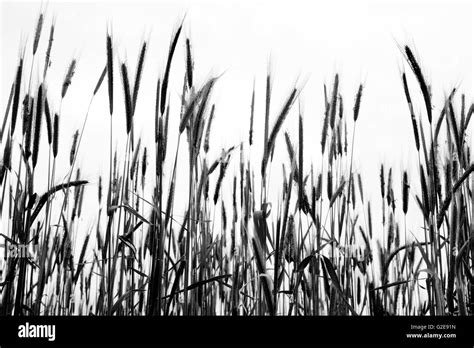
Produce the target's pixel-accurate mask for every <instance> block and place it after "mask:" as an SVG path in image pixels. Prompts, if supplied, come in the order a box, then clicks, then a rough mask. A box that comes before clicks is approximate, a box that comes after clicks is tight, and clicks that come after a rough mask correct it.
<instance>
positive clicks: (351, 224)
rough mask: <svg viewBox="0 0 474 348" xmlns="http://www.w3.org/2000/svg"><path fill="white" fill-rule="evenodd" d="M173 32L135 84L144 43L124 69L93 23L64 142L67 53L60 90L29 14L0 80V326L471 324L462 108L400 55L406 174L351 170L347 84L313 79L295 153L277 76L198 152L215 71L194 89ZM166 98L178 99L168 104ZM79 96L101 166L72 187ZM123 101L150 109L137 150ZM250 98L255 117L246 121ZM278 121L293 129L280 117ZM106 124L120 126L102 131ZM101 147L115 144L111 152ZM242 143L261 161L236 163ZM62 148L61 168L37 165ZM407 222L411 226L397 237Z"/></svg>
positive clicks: (354, 116)
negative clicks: (141, 320) (446, 319)
mask: <svg viewBox="0 0 474 348" xmlns="http://www.w3.org/2000/svg"><path fill="white" fill-rule="evenodd" d="M46 18H48V20H46ZM185 23H186V18H184V19H183V20H182V21H179V23H178V24H177V26H176V28H175V30H174V31H173V34H172V36H171V37H170V39H169V47H162V49H163V50H164V52H167V59H166V64H165V65H164V66H163V67H162V68H161V70H160V73H159V74H158V75H157V76H156V77H155V79H156V88H155V89H154V90H147V89H144V88H140V84H141V80H142V75H143V69H144V66H145V64H151V62H149V61H147V52H148V48H149V45H150V40H152V38H147V39H144V40H143V42H142V43H141V44H140V49H139V50H138V52H129V54H130V55H132V56H136V57H137V63H136V64H131V63H130V62H129V61H127V60H125V59H123V57H120V56H118V55H117V53H116V52H117V51H116V50H115V45H116V42H117V40H119V38H116V37H115V36H114V31H113V29H112V28H110V27H109V28H108V29H107V30H104V32H103V43H104V44H103V51H102V52H97V56H98V57H101V59H102V63H100V64H99V63H98V66H97V69H96V70H97V72H98V73H97V79H96V80H95V81H90V86H89V88H90V92H87V93H90V99H89V100H84V101H82V102H83V103H86V104H87V105H88V108H87V113H86V114H85V115H83V116H82V117H83V118H82V126H81V127H80V128H79V129H77V131H76V132H74V133H73V134H67V135H66V137H67V138H68V139H70V141H69V143H67V144H64V143H60V139H64V137H63V135H62V134H61V132H62V124H63V123H64V122H68V119H67V117H66V116H65V115H63V113H62V108H63V103H64V104H66V103H68V98H67V97H68V91H69V87H70V86H71V85H73V84H74V83H75V78H76V74H75V73H76V68H77V64H78V60H77V59H76V58H72V59H71V61H70V62H69V65H68V69H67V70H66V71H65V72H64V78H63V79H62V80H61V81H56V80H53V79H50V70H51V69H53V68H54V65H52V64H51V61H52V60H54V52H55V50H59V49H60V47H56V46H55V45H56V44H57V43H56V42H55V40H54V38H55V34H56V32H55V19H54V18H53V19H50V18H49V17H47V16H46V12H44V11H42V12H40V13H39V15H38V20H37V23H36V30H35V32H34V35H33V36H32V37H31V39H30V40H29V41H28V42H27V43H26V44H24V45H21V46H20V53H19V57H18V62H17V66H12V67H11V69H13V70H14V71H15V74H14V76H15V77H14V80H13V81H11V89H10V91H9V98H8V102H7V105H5V106H2V107H3V108H4V110H5V113H4V117H3V119H2V120H1V129H0V131H1V134H0V140H1V147H0V153H1V162H0V185H1V186H0V195H1V196H0V218H1V223H0V227H2V231H1V232H0V243H3V244H2V245H3V246H4V248H3V250H1V252H2V254H3V255H2V263H0V266H1V268H0V274H1V277H0V313H1V315H4V316H5V315H89V314H93V315H241V316H248V315H291V316H300V315H353V316H356V315H472V314H473V313H474V218H473V214H474V197H473V188H474V173H473V172H474V163H473V160H472V154H471V151H472V122H471V118H472V114H473V112H474V104H472V103H470V102H469V100H470V99H469V97H467V96H465V95H464V94H463V92H462V91H460V90H457V89H452V91H450V93H449V94H448V95H446V97H445V99H444V100H436V101H434V100H433V97H432V96H433V92H432V90H431V85H430V84H429V82H428V81H427V79H426V71H425V69H429V67H423V68H422V66H421V63H422V62H421V61H420V59H419V58H418V57H417V55H416V54H415V53H414V52H415V50H414V47H411V46H410V45H404V44H401V45H400V47H399V54H400V57H401V59H403V61H404V65H403V67H402V68H401V70H400V86H399V88H400V90H402V91H403V93H404V96H405V99H404V100H403V99H401V100H400V103H403V104H404V105H406V114H405V115H403V117H401V118H400V122H406V123H408V124H410V125H411V127H412V134H409V135H407V139H408V140H406V141H410V144H411V146H412V151H413V153H416V156H417V157H418V165H417V170H416V171H413V170H412V171H410V170H409V169H408V168H407V170H405V171H403V172H402V173H398V171H395V170H393V168H392V167H390V166H387V165H384V164H381V165H380V167H379V168H380V172H379V181H378V182H371V181H365V180H364V177H363V176H362V175H361V173H360V172H358V171H356V170H355V168H356V165H355V164H356V161H357V160H358V159H357V158H356V157H355V156H354V148H355V147H356V146H357V125H358V122H360V119H361V118H364V117H365V115H364V93H365V84H364V83H361V84H360V85H359V87H358V88H356V89H355V90H354V91H353V93H352V95H345V96H343V95H342V92H341V89H340V86H339V85H340V78H341V77H340V76H339V74H337V73H336V74H335V75H334V77H333V79H332V82H331V83H330V84H327V85H326V84H324V86H323V87H324V88H322V91H323V95H321V98H323V100H324V105H325V108H324V109H323V110H320V115H319V116H318V117H320V118H321V124H322V127H321V129H318V130H317V131H318V134H315V135H314V137H317V138H318V143H319V146H318V148H314V147H311V148H308V146H305V145H307V141H305V132H304V128H305V121H306V117H309V116H308V115H305V113H304V111H303V110H304V107H303V105H302V103H303V102H302V100H301V99H300V93H301V91H302V90H303V89H304V87H305V82H304V81H302V79H299V80H297V82H295V83H294V84H293V85H292V86H291V88H290V89H289V90H288V93H287V95H286V96H285V97H284V98H283V99H280V100H277V99H276V98H275V96H274V94H273V93H272V91H273V85H274V83H278V79H274V78H273V73H274V72H273V71H272V69H271V68H268V70H267V73H266V79H265V81H264V83H263V85H264V86H265V89H264V90H257V88H256V87H255V84H254V88H253V90H249V91H248V95H249V99H248V100H242V101H237V102H241V103H244V104H248V106H249V107H248V115H246V119H245V120H244V121H242V122H247V124H248V137H245V138H244V139H241V141H240V143H238V144H236V145H234V146H230V147H227V148H223V149H218V151H217V152H216V151H212V150H213V149H212V148H211V146H212V144H213V143H212V142H211V141H210V139H211V138H212V137H213V136H215V134H216V132H219V131H220V130H219V129H218V130H216V129H215V128H213V121H214V120H215V119H217V118H219V117H220V115H219V105H218V103H217V102H215V101H214V100H213V93H214V92H215V90H216V89H218V88H219V82H220V81H221V80H222V79H226V75H225V73H224V74H215V75H211V76H208V78H207V79H206V81H204V82H199V83H197V82H196V81H195V80H196V79H195V69H196V67H195V62H194V55H193V42H192V41H191V39H190V37H188V36H187V35H186V33H185V30H183V26H184V25H185ZM104 28H105V25H104ZM40 42H43V44H44V47H45V48H46V49H45V50H41V49H38V47H39V43H40ZM177 47H184V52H185V57H179V56H177V54H178V53H177V52H178V51H177ZM179 52H180V51H179ZM2 54H7V53H2ZM8 54H11V52H10V53H8ZM27 57H28V60H27V59H26V58H27ZM179 59H182V60H183V59H184V61H185V73H184V76H179V78H180V79H181V80H182V85H181V86H171V85H170V81H171V76H172V74H174V73H175V71H174V70H173V65H174V64H176V63H175V62H176V60H179ZM27 61H28V62H29V63H30V64H26V63H25V62H27ZM50 85H60V86H61V93H60V98H59V100H52V99H53V98H52V97H51V96H50V94H49V93H48V86H50ZM117 85H119V86H120V89H121V93H120V94H119V95H117V93H116V91H115V89H116V86H117ZM176 89H179V90H180V91H181V92H180V96H179V97H180V105H175V104H173V103H171V102H170V100H171V98H170V94H171V93H174V91H175V90H176ZM171 91H173V92H171ZM99 94H103V95H106V96H107V99H108V105H107V107H106V110H107V115H106V116H104V117H107V122H108V124H109V127H107V129H104V130H102V136H103V137H106V138H107V139H108V143H109V146H107V147H104V148H97V149H96V151H97V152H101V153H103V154H105V155H106V156H107V158H108V163H106V164H105V167H106V168H107V170H105V171H104V172H102V173H101V175H100V176H99V177H98V178H93V179H92V180H91V178H90V177H88V176H87V175H86V176H84V175H83V174H81V171H82V172H83V171H84V169H85V168H86V167H87V160H85V161H81V162H80V163H81V164H79V162H78V153H79V152H80V149H81V145H83V143H82V140H83V134H84V132H85V131H86V129H87V127H88V116H89V110H90V109H91V108H92V107H94V101H95V100H96V96H98V95H99ZM142 94H148V95H153V96H156V97H155V100H156V103H155V108H154V110H148V114H147V117H148V121H147V122H148V124H149V125H150V126H149V128H148V130H147V131H148V132H150V134H153V136H152V137H151V139H154V142H153V141H152V142H149V143H147V142H145V141H144V140H142V137H141V133H140V132H138V131H136V129H135V127H134V124H135V122H134V118H135V117H136V112H135V111H136V109H137V106H138V105H139V103H140V98H139V96H140V95H142ZM257 98H261V99H260V100H259V102H260V103H263V104H264V105H265V107H264V114H261V113H258V112H256V108H255V103H256V102H257ZM54 99H55V98H54ZM415 100H416V103H417V105H418V104H419V105H422V106H423V109H418V108H415V107H414V104H415ZM118 104H121V105H122V106H123V108H120V112H118V111H117V107H116V106H117V105H118ZM434 105H437V109H439V110H440V112H438V111H436V112H435V110H437V109H435V107H434ZM122 110H123V111H124V112H122ZM290 113H296V114H297V117H295V118H293V119H292V120H288V115H290ZM311 117H314V116H313V115H312V116H311ZM119 119H121V120H125V123H124V124H125V128H124V129H121V130H120V133H118V134H117V130H116V129H115V128H114V127H113V124H114V122H117V120H119ZM256 119H263V120H264V129H263V132H261V133H260V132H259V133H257V132H256V131H254V122H255V120H256ZM170 120H178V126H177V127H170V126H169V125H170V123H171V121H170ZM288 122H290V123H291V122H293V123H294V124H297V129H298V132H297V136H292V135H291V133H290V132H288V131H286V129H285V125H286V124H287V123H288ZM170 138H173V139H177V142H176V144H174V142H173V143H172V144H171V142H170V141H169V139H170ZM113 139H114V140H115V141H118V142H119V143H121V145H122V146H124V147H125V149H126V151H125V152H123V153H122V152H119V151H117V148H116V146H115V145H114V143H113V141H112V140H113ZM277 142H281V143H282V144H284V146H283V147H282V148H283V149H285V151H286V153H285V155H284V156H283V157H282V156H274V154H275V148H276V143H277ZM256 144H258V146H260V147H262V148H263V151H262V155H261V156H260V152H257V151H252V149H253V148H255V146H256ZM175 145H176V146H175ZM62 153H66V156H65V157H61V158H63V159H64V158H66V159H67V160H66V161H62V160H61V161H60V160H57V159H58V158H59V157H60V156H59V155H60V154H61V156H62ZM214 153H220V155H218V156H215V155H214ZM310 153H311V154H312V156H308V154H310ZM257 154H258V156H259V157H258V158H257V159H255V156H257ZM313 155H314V156H313ZM83 156H84V155H83ZM310 157H311V158H313V157H316V158H317V159H318V160H317V161H316V162H312V161H310V160H309V158H310ZM281 158H284V160H280V159H281ZM41 163H43V164H45V163H47V165H44V166H41V165H40V164H41ZM255 163H258V164H257V165H255ZM43 168H45V170H44V171H42V172H40V170H42V169H43ZM234 169H235V170H234ZM178 171H180V172H183V171H185V172H186V176H185V177H186V179H187V180H182V178H183V176H180V175H178V173H177V172H178ZM272 172H273V173H272ZM275 172H278V173H279V175H278V176H275V175H274V173H275ZM45 178H46V179H45ZM275 178H279V181H278V182H275ZM40 180H42V182H39V181H40ZM44 181H46V189H44V190H43V187H44V186H45V185H44V184H45V183H44ZM270 181H271V183H270ZM395 182H396V183H397V184H396V185H395V184H394V183H395ZM178 187H179V188H180V189H179V190H178ZM368 187H369V188H370V190H371V191H374V187H376V190H377V191H378V192H380V197H381V200H380V202H382V204H381V205H374V204H373V203H371V200H370V199H368V198H367V194H365V193H366V192H367V191H366V190H367V188H368ZM395 187H397V188H399V187H400V188H401V189H399V190H397V189H395ZM183 188H184V189H183ZM229 188H231V189H229ZM86 195H87V196H89V197H91V196H94V197H96V203H97V209H95V208H94V209H92V208H91V207H87V209H86V208H85V207H84V206H83V205H84V204H83V202H84V201H85V198H84V197H85V196H86ZM183 203H184V205H185V209H184V212H183V211H182V209H181V207H182V206H183ZM375 210H377V212H378V213H377V214H376V216H379V215H380V216H381V219H380V221H379V219H374V218H373V216H375V215H374V211H375ZM408 213H411V214H413V215H415V216H417V217H418V218H419V219H418V220H419V221H421V223H422V226H417V225H412V224H411V221H412V220H407V214H408ZM5 226H6V229H4V227H5Z"/></svg>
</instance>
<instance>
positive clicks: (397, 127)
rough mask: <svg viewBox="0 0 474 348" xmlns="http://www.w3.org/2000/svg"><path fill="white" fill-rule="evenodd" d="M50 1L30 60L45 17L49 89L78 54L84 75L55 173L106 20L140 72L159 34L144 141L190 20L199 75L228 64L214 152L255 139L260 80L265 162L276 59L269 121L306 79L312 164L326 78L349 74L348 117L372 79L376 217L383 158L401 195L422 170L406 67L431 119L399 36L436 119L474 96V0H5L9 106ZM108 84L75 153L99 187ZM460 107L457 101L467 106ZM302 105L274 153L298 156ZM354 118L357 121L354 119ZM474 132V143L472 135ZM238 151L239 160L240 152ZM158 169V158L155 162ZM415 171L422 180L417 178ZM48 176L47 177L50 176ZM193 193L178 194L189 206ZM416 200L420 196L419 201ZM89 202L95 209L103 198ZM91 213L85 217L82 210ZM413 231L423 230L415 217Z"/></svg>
mask: <svg viewBox="0 0 474 348" xmlns="http://www.w3.org/2000/svg"><path fill="white" fill-rule="evenodd" d="M41 6H42V7H43V8H46V9H47V16H46V18H45V25H44V27H43V33H42V38H41V42H40V46H39V53H40V57H41V60H40V61H39V63H38V64H39V66H38V67H34V68H35V70H36V69H37V68H39V70H40V71H42V69H43V59H44V52H45V50H46V46H47V37H48V35H49V25H50V23H51V20H52V18H53V17H55V18H56V30H55V41H54V44H53V49H52V68H51V70H50V72H49V75H48V76H49V77H48V96H49V99H50V100H51V104H52V106H53V108H54V109H55V110H57V109H58V108H59V96H60V91H61V84H62V80H63V77H64V74H65V72H66V70H67V67H68V65H69V63H70V61H71V59H72V58H73V57H77V58H78V66H77V70H76V74H75V76H74V78H73V81H72V85H71V86H70V88H69V91H68V94H67V96H66V98H65V101H64V103H63V105H62V124H61V127H62V133H61V136H60V145H61V147H62V149H61V150H60V151H59V152H60V155H59V163H63V165H61V164H59V165H58V169H57V173H58V177H57V181H60V177H61V176H64V175H65V174H66V171H67V168H68V164H67V163H68V159H69V149H70V146H71V142H72V134H73V133H74V131H75V130H76V129H77V128H80V127H81V126H82V122H83V119H84V115H85V112H86V109H87V106H88V103H89V99H90V95H91V94H92V91H93V88H94V86H95V84H96V81H97V79H98V77H99V75H100V73H101V71H102V69H103V67H104V66H105V35H106V27H107V23H109V24H110V25H111V26H112V28H113V37H114V44H115V53H116V55H118V56H119V57H120V59H121V60H124V59H127V61H128V64H129V67H130V69H131V71H134V70H135V66H136V61H137V56H138V51H139V48H140V46H141V43H142V40H143V39H149V40H150V41H149V43H150V46H149V51H148V53H147V58H146V62H145V68H144V72H143V78H142V83H141V89H140V95H139V97H138V108H137V110H136V114H135V131H136V134H137V135H141V136H142V138H143V142H142V144H143V143H144V144H147V145H148V146H150V145H151V144H152V143H153V127H154V126H153V115H154V98H155V86H156V80H157V78H158V76H159V75H161V74H162V72H163V70H164V65H165V60H166V57H167V54H168V46H169V41H170V37H171V34H172V32H173V30H174V29H175V28H176V26H177V25H178V23H179V22H180V21H181V20H182V18H183V17H184V16H185V20H184V30H183V34H184V35H183V37H184V36H188V37H190V38H191V42H192V45H193V50H194V59H195V69H196V78H195V79H196V81H197V84H198V85H199V84H200V83H201V82H203V81H204V80H205V78H206V77H209V76H210V75H213V74H214V75H216V74H220V73H223V72H224V75H223V76H222V78H221V79H220V80H219V82H218V84H217V85H216V89H215V93H214V98H213V101H214V102H215V103H216V118H215V120H214V124H213V133H212V135H211V149H213V151H211V152H212V156H214V157H216V156H218V155H219V153H220V149H221V148H222V147H228V146H230V145H234V144H238V143H239V142H240V141H246V140H247V138H248V127H249V115H250V98H251V93H252V85H253V81H254V79H255V80H256V90H257V92H256V116H255V117H256V118H255V133H254V134H255V145H254V147H253V148H252V158H253V161H254V162H255V163H256V164H257V163H259V161H260V159H261V152H262V140H261V139H262V137H263V136H262V134H263V119H264V100H265V96H264V91H265V85H264V83H265V74H266V71H267V65H268V62H269V61H270V62H271V66H272V71H273V74H274V85H273V86H274V87H273V99H272V100H273V103H272V113H271V117H272V120H274V118H275V117H276V115H275V114H276V112H278V111H279V109H280V107H281V105H282V103H283V101H284V98H285V97H286V96H287V93H288V92H289V91H290V89H291V88H292V87H293V85H294V83H295V81H296V80H297V79H298V77H299V80H298V81H299V84H300V85H301V84H302V83H303V82H305V81H306V84H305V87H304V90H303V92H302V94H301V100H302V106H303V110H304V118H305V151H306V153H305V156H306V158H308V159H307V160H306V158H305V163H309V159H311V160H312V161H313V162H314V163H315V169H318V167H319V163H320V157H319V156H320V144H319V141H320V135H321V125H322V122H323V113H324V106H323V105H324V104H323V98H324V97H323V84H324V83H326V84H327V85H328V87H329V88H332V83H333V77H334V74H335V73H336V72H337V73H339V75H340V87H341V90H342V95H343V97H344V102H345V105H344V106H345V110H346V112H349V113H352V106H353V101H354V96H355V93H356V91H357V88H358V85H359V83H361V82H363V83H364V86H365V89H364V96H363V98H362V107H361V113H360V116H359V121H358V124H357V132H356V146H355V150H354V156H355V164H354V166H355V167H354V168H355V170H356V171H359V172H361V173H362V177H363V178H364V180H365V190H366V193H365V194H366V196H367V197H368V198H371V199H372V201H373V202H372V207H373V210H374V215H375V217H376V218H377V217H378V218H380V217H379V212H378V210H380V209H379V207H380V204H379V202H378V201H377V200H378V199H379V196H380V193H379V183H378V182H379V168H380V163H384V164H385V165H386V166H393V168H394V179H393V181H394V190H395V192H396V195H397V196H398V197H399V196H400V194H401V190H400V185H399V183H400V180H401V173H402V170H403V169H405V168H408V170H409V172H410V173H411V174H412V176H415V175H416V174H417V171H416V160H417V158H416V152H415V151H414V141H413V133H412V128H411V122H410V118H409V114H408V108H407V105H406V102H405V98H404V95H403V88H402V84H401V78H400V73H401V71H402V70H403V69H406V70H407V72H408V75H409V83H410V88H411V93H412V98H413V99H415V100H416V103H415V111H417V112H419V113H422V118H423V119H424V120H426V115H425V113H424V107H423V104H422V103H421V101H422V98H421V94H420V93H419V90H418V88H417V84H416V81H415V79H414V78H413V76H412V73H411V72H410V71H409V68H408V67H407V65H406V63H405V62H404V60H403V57H402V54H401V52H400V49H399V46H398V45H401V46H403V45H405V44H409V45H410V46H411V47H412V48H414V49H415V52H416V55H417V57H418V58H419V61H420V62H421V65H422V68H423V71H424V73H425V76H426V77H427V79H428V81H429V83H430V84H431V86H432V92H433V106H434V113H433V115H435V117H436V118H437V117H438V115H439V111H440V107H441V106H442V105H443V102H444V99H443V98H444V96H445V95H446V94H448V93H449V92H450V91H451V89H452V88H453V87H457V88H459V89H460V90H461V91H462V92H463V93H465V94H466V96H467V97H466V102H467V103H468V105H469V104H470V103H472V102H473V98H472V96H473V93H472V92H473V78H472V77H473V66H472V63H473V56H474V53H473V47H474V46H473V24H472V23H473V17H474V16H473V8H474V7H473V4H472V2H470V1H461V2H454V1H439V2H429V1H417V2H415V1H406V2H404V1H398V2H393V1H301V0H300V1H275V0H272V1H270V0H268V1H266V0H265V1H264V0H260V1H255V0H251V1H250V0H245V1H244V0H241V1H222V0H214V1H177V0H173V1H154V2H137V1H126V2H115V1H114V2H112V1H84V2H69V1H68V2H65V1H64V2H63V1H49V2H43V3H40V2H20V1H10V2H5V1H2V2H1V5H0V11H1V27H0V28H1V29H0V30H1V35H0V40H1V44H0V49H1V57H0V58H1V63H0V67H1V70H0V72H1V79H0V106H1V110H4V109H5V107H6V102H7V99H8V94H9V91H10V86H11V83H12V81H13V78H14V75H15V71H16V65H17V62H18V52H19V48H20V47H22V44H25V43H26V47H27V50H31V45H32V39H33V38H32V36H33V33H34V30H35V25H36V20H37V16H38V13H39V10H40V8H41ZM183 37H182V38H181V39H180V43H179V45H178V49H177V51H176V52H175V56H174V64H173V67H172V72H171V76H172V79H171V84H170V89H169V91H170V94H171V98H172V111H171V115H172V116H171V118H172V123H171V125H170V132H171V134H173V135H172V136H171V138H170V139H169V140H170V142H171V143H170V144H169V145H168V149H169V152H168V156H169V157H172V156H173V151H174V149H175V143H176V137H175V136H174V134H176V133H177V129H176V128H177V122H178V120H177V117H176V112H177V110H178V109H177V108H178V106H179V100H178V95H179V93H180V91H181V86H182V77H183V72H184V50H183V47H184V45H183V43H184V40H183ZM29 56H31V51H30V52H29ZM29 56H28V57H29ZM30 64H31V63H30V62H29V61H27V62H26V63H25V67H27V69H26V70H29V67H30ZM116 64H117V62H116ZM117 68H118V66H116V70H115V71H117V70H118V69H117ZM132 76H133V75H132ZM115 81H116V82H117V83H116V84H115V88H116V90H115V107H114V110H115V113H114V127H115V129H114V137H115V139H114V144H117V146H118V149H119V151H121V152H123V150H124V149H123V148H124V146H125V117H124V113H123V95H122V91H121V81H120V78H119V76H118V75H116V77H115ZM105 86H106V84H105V83H104V85H103V86H102V89H101V91H100V92H99V95H98V97H97V99H96V100H95V102H94V104H93V106H92V109H91V113H90V116H89V121H88V124H87V127H86V131H85V134H84V138H83V141H82V145H81V149H80V152H79V157H78V165H79V166H80V167H81V172H82V176H83V177H85V178H86V179H88V180H90V181H91V183H92V184H93V185H96V184H97V180H98V176H99V175H100V174H105V177H106V176H107V173H108V141H109V139H108V121H109V116H108V99H107V92H106V87H105ZM456 107H457V108H459V107H460V106H459V104H456ZM173 108H174V112H173ZM296 111H297V105H296V107H295V108H294V112H293V113H292V114H291V115H290V116H289V117H288V119H287V121H286V122H285V124H284V127H283V129H282V133H281V137H280V138H279V141H278V142H277V151H276V158H275V161H276V162H279V161H283V160H284V161H286V162H288V160H287V153H286V148H285V146H284V141H283V136H282V135H283V131H284V130H285V129H289V131H290V133H291V134H294V135H296V129H297V113H296ZM2 113H3V111H2ZM173 115H175V117H174V118H173ZM349 119H351V117H349ZM349 126H350V127H352V124H350V125H349ZM471 129H472V127H471ZM43 132H44V130H43ZM17 134H18V133H17ZM43 134H44V135H45V133H43ZM119 137H123V138H122V139H118V138H119ZM44 138H45V137H43V141H45V140H44ZM294 139H295V140H296V138H294ZM468 139H469V141H471V142H472V132H471V136H470V138H468ZM17 140H18V139H17ZM44 149H45V147H43V152H41V153H40V161H42V163H41V164H40V166H39V167H40V168H42V169H38V170H37V171H38V172H41V171H43V172H45V168H46V165H47V164H46V163H47V153H46V151H45V150H44ZM182 149H184V146H183V147H182ZM280 150H281V151H280ZM185 161H186V160H185V159H184V160H183V164H182V166H181V169H183V170H182V172H186V171H187V167H186V162H185ZM233 161H235V163H237V162H238V154H237V153H236V154H235V155H234V159H233ZM153 166H154V165H153V164H151V165H150V167H151V168H153ZM256 168H259V167H258V166H256ZM275 168H277V167H276V166H275ZM277 169H278V170H279V167H278V168H277ZM277 169H275V170H277ZM308 170H309V166H308V167H305V171H308ZM257 174H258V172H257ZM230 175H231V174H228V177H227V178H228V180H226V181H225V183H224V186H223V189H224V190H230V189H231V185H232V180H231V179H230ZM257 176H258V175H257ZM413 179H414V181H418V180H416V178H415V177H414V178H413ZM178 180H179V182H182V183H186V181H185V180H186V176H185V174H180V176H179V177H178ZM38 181H39V182H41V181H44V183H46V179H44V180H38ZM275 182H276V181H275ZM38 185H41V184H40V183H38ZM271 188H272V189H274V190H275V194H276V193H277V191H278V190H280V186H279V185H278V186H277V185H275V187H273V186H271ZM180 190H181V191H180ZM414 190H418V188H417V187H415V188H414ZM88 192H90V193H91V194H89V195H88V197H89V198H87V199H86V202H88V201H89V202H90V203H91V204H96V203H92V202H96V197H97V196H96V192H95V189H94V188H91V189H90V190H89V191H88ZM104 194H105V193H104ZM177 195H178V196H177V197H186V185H184V184H183V185H181V187H178V192H177ZM148 198H149V197H148ZM185 203H186V202H181V203H180V202H178V204H182V205H183V206H184V205H185ZM410 204H411V205H412V206H414V205H415V201H414V200H412V201H411V203H410ZM85 209H87V208H85ZM415 209H416V208H415ZM91 212H93V214H95V213H96V208H95V206H94V209H93V210H91ZM178 215H179V214H178ZM418 215H419V214H418ZM83 216H87V214H85V213H83ZM83 219H84V222H85V224H87V226H85V227H86V228H90V227H92V225H93V223H94V222H93V220H91V219H90V218H89V219H88V218H87V217H84V218H83ZM375 224H376V222H374V225H375ZM0 226H1V225H0ZM3 226H5V225H3ZM418 227H419V226H418ZM411 228H412V229H416V228H417V226H416V224H415V225H411Z"/></svg>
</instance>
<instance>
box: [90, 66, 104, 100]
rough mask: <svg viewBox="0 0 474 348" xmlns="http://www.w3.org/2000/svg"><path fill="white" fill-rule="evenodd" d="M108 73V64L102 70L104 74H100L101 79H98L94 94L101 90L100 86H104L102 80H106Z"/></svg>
mask: <svg viewBox="0 0 474 348" xmlns="http://www.w3.org/2000/svg"><path fill="white" fill-rule="evenodd" d="M106 73H107V66H105V67H104V70H102V74H100V77H99V80H98V81H97V84H96V85H95V88H94V93H92V95H96V94H97V92H98V91H99V88H100V86H102V82H103V81H104V78H105V74H106Z"/></svg>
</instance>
